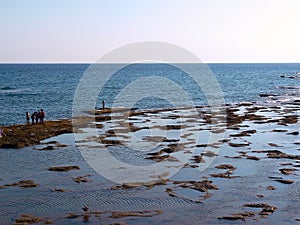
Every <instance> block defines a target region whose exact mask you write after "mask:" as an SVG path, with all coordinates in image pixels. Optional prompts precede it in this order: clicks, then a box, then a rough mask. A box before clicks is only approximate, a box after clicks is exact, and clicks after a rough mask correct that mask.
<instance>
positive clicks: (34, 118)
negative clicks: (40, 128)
mask: <svg viewBox="0 0 300 225" xmlns="http://www.w3.org/2000/svg"><path fill="white" fill-rule="evenodd" d="M37 114H38V113H37V111H35V112H34V113H32V115H31V123H32V124H34V121H36V120H37V118H36V117H37Z"/></svg>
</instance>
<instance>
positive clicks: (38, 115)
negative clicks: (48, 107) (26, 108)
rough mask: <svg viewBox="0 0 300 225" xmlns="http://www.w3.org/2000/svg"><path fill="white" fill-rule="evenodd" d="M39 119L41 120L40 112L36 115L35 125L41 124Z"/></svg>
mask: <svg viewBox="0 0 300 225" xmlns="http://www.w3.org/2000/svg"><path fill="white" fill-rule="evenodd" d="M39 118H40V110H39V111H37V112H36V114H35V124H38V123H39Z"/></svg>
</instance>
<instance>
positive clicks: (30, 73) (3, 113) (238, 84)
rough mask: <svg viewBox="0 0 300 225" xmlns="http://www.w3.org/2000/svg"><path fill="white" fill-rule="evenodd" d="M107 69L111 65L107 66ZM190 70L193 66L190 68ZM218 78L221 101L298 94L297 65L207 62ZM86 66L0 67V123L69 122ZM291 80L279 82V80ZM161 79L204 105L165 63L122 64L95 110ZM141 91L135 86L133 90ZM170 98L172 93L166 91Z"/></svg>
mask: <svg viewBox="0 0 300 225" xmlns="http://www.w3.org/2000/svg"><path fill="white" fill-rule="evenodd" d="M106 66H107V67H109V66H110V65H106ZM190 66H191V67H193V65H192V64H191V65H190ZM208 66H209V68H210V69H211V71H212V72H213V74H214V75H215V77H216V79H217V80H218V82H219V84H220V87H221V89H222V92H223V96H224V99H225V102H226V103H239V102H242V101H266V100H270V99H266V98H262V97H260V94H262V93H269V94H274V95H280V96H286V98H293V97H297V96H299V95H300V89H299V88H300V79H299V76H300V75H297V74H296V73H297V72H299V71H300V64H208ZM88 67H89V65H88V64H0V102H1V110H0V125H9V124H17V123H25V112H26V111H29V112H30V113H32V112H33V111H35V110H37V109H40V108H43V109H44V110H45V111H46V119H48V120H49V119H61V118H70V117H71V115H72V104H73V97H74V94H75V91H76V88H77V85H78V83H79V82H80V79H81V78H82V76H83V74H84V73H85V71H86V70H87V69H88ZM283 74H286V76H292V77H296V78H288V77H285V78H282V77H281V76H282V75H283ZM147 76H161V77H164V78H167V79H170V80H172V81H173V82H175V83H177V84H178V85H179V86H180V87H182V89H183V90H184V91H185V92H187V93H188V95H189V96H190V97H191V99H192V100H193V102H194V104H195V105H207V101H206V98H205V96H204V94H203V93H202V91H201V90H199V88H197V87H196V86H195V83H194V82H193V81H192V80H191V79H190V78H189V77H187V76H185V74H184V73H183V72H182V71H180V70H179V69H176V68H174V67H171V66H169V65H165V64H135V65H130V66H127V67H125V68H123V69H121V70H119V71H118V72H117V73H115V74H113V76H112V77H111V78H110V80H108V81H107V82H106V85H105V86H104V87H103V88H102V90H101V91H100V93H99V98H98V101H97V107H101V101H102V100H105V103H106V107H110V106H112V103H113V102H114V99H115V97H116V95H117V94H118V93H119V92H120V91H121V90H122V89H123V88H124V87H125V86H126V85H127V84H129V83H130V82H133V81H135V80H136V79H138V78H141V77H147ZM139 91H143V87H141V88H140V90H139V88H137V92H139ZM170 94H172V93H170ZM134 106H135V107H137V108H163V107H170V106H172V105H171V104H170V103H169V102H167V101H166V100H164V99H160V98H157V97H148V98H144V99H141V100H139V101H138V102H136V103H135V105H134Z"/></svg>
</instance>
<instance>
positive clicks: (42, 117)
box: [40, 109, 45, 124]
mask: <svg viewBox="0 0 300 225" xmlns="http://www.w3.org/2000/svg"><path fill="white" fill-rule="evenodd" d="M44 118H45V112H44V110H43V109H41V111H40V123H41V124H43V123H44Z"/></svg>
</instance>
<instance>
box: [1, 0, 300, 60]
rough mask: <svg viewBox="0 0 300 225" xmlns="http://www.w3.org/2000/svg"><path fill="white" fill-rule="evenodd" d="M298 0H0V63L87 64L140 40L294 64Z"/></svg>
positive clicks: (298, 47)
mask: <svg viewBox="0 0 300 225" xmlns="http://www.w3.org/2000/svg"><path fill="white" fill-rule="evenodd" d="M299 11H300V1H299V0H251V1H248V0H26V1H24V0H0V63H43V62H49V63H93V62H95V61H97V59H99V58H100V57H102V56H103V55H104V54H106V53H108V52H110V51H112V50H113V49H115V48H118V47H121V46H124V45H127V44H130V43H134V42H142V41H161V42H167V43H171V44H175V45H178V46H180V47H182V48H185V49H187V50H188V51H190V52H192V53H194V54H196V55H197V56H198V57H199V58H200V59H201V60H202V61H203V62H262V63H263V62H298V63H299V62H300V29H299V24H300V13H299Z"/></svg>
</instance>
